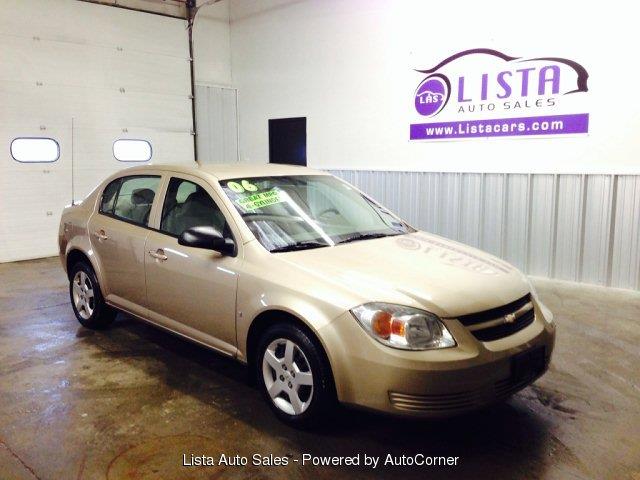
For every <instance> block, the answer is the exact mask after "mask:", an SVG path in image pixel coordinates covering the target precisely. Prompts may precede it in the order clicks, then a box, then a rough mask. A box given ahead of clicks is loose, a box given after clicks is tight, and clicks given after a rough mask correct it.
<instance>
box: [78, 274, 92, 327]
mask: <svg viewBox="0 0 640 480" xmlns="http://www.w3.org/2000/svg"><path fill="white" fill-rule="evenodd" d="M73 304H74V305H75V307H76V310H77V311H78V315H80V316H81V317H82V318H83V319H84V320H89V319H90V318H91V315H93V311H94V310H95V308H96V304H95V297H94V294H93V284H92V283H91V278H90V277H89V275H87V274H86V273H85V272H84V271H82V270H80V271H79V272H77V273H76V274H75V276H74V277H73Z"/></svg>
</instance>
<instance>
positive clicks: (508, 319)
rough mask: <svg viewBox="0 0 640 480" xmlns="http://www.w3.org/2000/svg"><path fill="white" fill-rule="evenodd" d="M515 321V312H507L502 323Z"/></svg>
mask: <svg viewBox="0 0 640 480" xmlns="http://www.w3.org/2000/svg"><path fill="white" fill-rule="evenodd" d="M515 321H516V314H515V313H509V314H508V315H505V316H504V323H513V322H515Z"/></svg>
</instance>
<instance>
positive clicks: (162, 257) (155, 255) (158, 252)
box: [149, 248, 169, 262]
mask: <svg viewBox="0 0 640 480" xmlns="http://www.w3.org/2000/svg"><path fill="white" fill-rule="evenodd" d="M149 255H151V256H152V257H153V258H155V259H156V260H161V261H163V262H164V261H165V260H166V259H167V258H169V257H167V256H166V255H165V254H164V250H162V249H161V248H159V249H158V250H156V251H155V252H154V251H153V250H149Z"/></svg>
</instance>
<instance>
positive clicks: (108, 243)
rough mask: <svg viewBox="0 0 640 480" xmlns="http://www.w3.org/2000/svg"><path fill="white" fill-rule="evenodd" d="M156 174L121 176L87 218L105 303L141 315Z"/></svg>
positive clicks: (107, 189) (144, 303)
mask: <svg viewBox="0 0 640 480" xmlns="http://www.w3.org/2000/svg"><path fill="white" fill-rule="evenodd" d="M159 185H160V176H159V175H136V176H128V177H121V178H118V179H116V180H114V181H113V182H111V183H109V184H108V185H107V186H106V187H105V189H104V191H103V194H102V197H101V200H100V202H101V203H100V208H99V212H98V213H96V214H94V215H92V216H91V219H90V220H89V225H88V229H89V234H90V236H91V245H92V247H93V250H94V252H95V255H96V257H97V260H98V265H99V266H100V268H101V269H102V273H103V275H102V278H103V282H102V283H103V284H102V288H103V290H104V292H103V294H104V295H105V298H106V299H107V301H108V302H111V303H113V304H115V305H116V306H118V307H121V308H124V309H126V310H128V311H130V312H131V313H134V314H138V315H143V316H144V314H145V308H146V292H145V284H144V282H145V277H144V258H145V253H144V252H145V250H144V246H145V242H146V239H147V235H148V234H149V229H148V228H147V227H148V224H149V218H150V215H151V207H152V206H153V200H154V198H155V195H156V192H157V191H158V186H159Z"/></svg>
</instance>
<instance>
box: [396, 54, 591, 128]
mask: <svg viewBox="0 0 640 480" xmlns="http://www.w3.org/2000/svg"><path fill="white" fill-rule="evenodd" d="M415 72H417V74H418V75H416V77H417V78H415V79H414V80H415V81H416V83H417V87H415V90H414V93H413V98H412V103H413V105H412V109H411V110H412V115H413V119H414V120H412V122H411V125H410V137H409V138H410V140H457V139H465V138H478V137H532V136H562V135H567V134H573V135H575V134H585V133H588V131H589V114H588V113H586V111H587V108H586V97H587V96H588V93H587V92H588V86H587V80H588V77H589V74H588V73H587V70H586V69H585V68H584V67H583V66H582V65H581V64H580V63H578V62H577V61H575V60H571V59H567V58H560V57H553V56H549V57H534V58H526V57H512V56H510V55H507V54H505V53H502V52H499V51H497V50H491V49H487V48H477V49H472V50H465V51H463V52H459V53H456V54H455V55H451V56H450V57H448V58H445V59H444V60H442V61H440V62H438V63H437V64H435V65H434V66H430V67H429V68H425V69H415Z"/></svg>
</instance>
